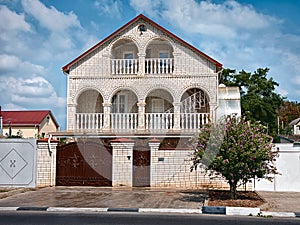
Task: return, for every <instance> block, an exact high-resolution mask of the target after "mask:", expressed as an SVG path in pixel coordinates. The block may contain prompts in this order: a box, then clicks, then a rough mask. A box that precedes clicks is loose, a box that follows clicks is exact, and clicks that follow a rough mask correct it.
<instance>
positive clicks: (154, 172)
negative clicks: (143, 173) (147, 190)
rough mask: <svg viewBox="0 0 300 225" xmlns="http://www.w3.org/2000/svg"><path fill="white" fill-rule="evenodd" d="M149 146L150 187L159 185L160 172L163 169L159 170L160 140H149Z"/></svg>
mask: <svg viewBox="0 0 300 225" xmlns="http://www.w3.org/2000/svg"><path fill="white" fill-rule="evenodd" d="M148 144H149V147H150V151H151V154H150V155H151V159H150V187H155V186H157V183H158V182H159V180H158V176H159V173H161V170H158V169H157V168H158V164H159V163H160V162H159V161H158V156H159V155H158V149H159V145H160V140H158V139H155V138H153V139H151V140H149V143H148Z"/></svg>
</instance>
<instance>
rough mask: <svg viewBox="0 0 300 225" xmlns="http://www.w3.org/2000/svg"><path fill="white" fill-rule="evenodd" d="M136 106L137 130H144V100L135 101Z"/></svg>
mask: <svg viewBox="0 0 300 225" xmlns="http://www.w3.org/2000/svg"><path fill="white" fill-rule="evenodd" d="M137 106H138V112H139V114H138V131H144V130H145V106H146V102H145V101H143V100H142V101H139V102H138V103H137Z"/></svg>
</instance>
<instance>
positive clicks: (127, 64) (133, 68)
mask: <svg viewBox="0 0 300 225" xmlns="http://www.w3.org/2000/svg"><path fill="white" fill-rule="evenodd" d="M138 62H139V60H138V59H112V60H111V73H112V74H113V75H130V74H137V73H138V68H139V64H138Z"/></svg>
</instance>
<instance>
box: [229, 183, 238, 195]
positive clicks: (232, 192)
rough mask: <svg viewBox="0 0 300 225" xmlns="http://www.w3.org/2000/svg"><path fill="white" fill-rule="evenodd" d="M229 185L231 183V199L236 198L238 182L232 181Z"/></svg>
mask: <svg viewBox="0 0 300 225" xmlns="http://www.w3.org/2000/svg"><path fill="white" fill-rule="evenodd" d="M229 185H230V199H236V188H237V184H236V183H231V182H230V183H229Z"/></svg>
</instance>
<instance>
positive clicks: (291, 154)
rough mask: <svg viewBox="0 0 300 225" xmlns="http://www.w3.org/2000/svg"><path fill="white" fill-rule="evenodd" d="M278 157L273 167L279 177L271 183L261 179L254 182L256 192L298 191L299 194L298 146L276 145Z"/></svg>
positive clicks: (299, 166) (299, 160)
mask: <svg viewBox="0 0 300 225" xmlns="http://www.w3.org/2000/svg"><path fill="white" fill-rule="evenodd" d="M275 148H279V157H278V158H277V160H276V162H275V165H276V167H277V170H278V172H279V173H280V174H281V175H279V174H278V175H275V179H274V181H273V182H270V181H268V180H265V179H262V180H260V181H258V180H256V181H255V184H254V185H255V187H254V188H255V190H257V191H297V192H298V191H299V192H300V146H293V144H290V143H288V144H276V146H275Z"/></svg>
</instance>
